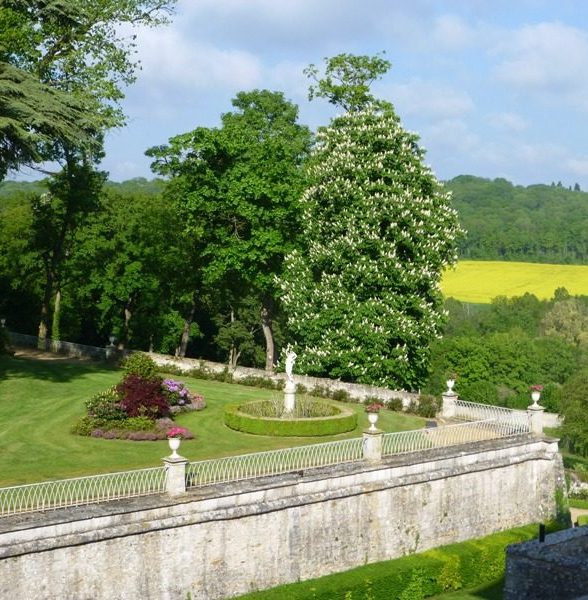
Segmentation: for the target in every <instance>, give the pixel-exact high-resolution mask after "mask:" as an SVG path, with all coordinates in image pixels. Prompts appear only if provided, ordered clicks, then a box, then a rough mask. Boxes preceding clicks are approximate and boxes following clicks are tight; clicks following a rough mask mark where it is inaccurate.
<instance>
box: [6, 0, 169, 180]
mask: <svg viewBox="0 0 588 600" xmlns="http://www.w3.org/2000/svg"><path fill="white" fill-rule="evenodd" d="M175 1H176V0H122V1H121V0H4V1H3V2H2V5H1V6H0V177H3V176H4V175H5V174H6V171H7V170H8V169H16V168H18V167H19V166H20V165H22V164H34V163H39V162H42V161H44V160H57V159H60V158H61V157H62V154H63V148H64V147H65V148H68V147H75V148H76V149H77V150H78V151H79V150H83V151H84V152H85V153H86V155H92V156H94V157H97V156H98V155H99V153H100V150H101V142H102V139H101V135H102V133H103V132H104V131H105V130H106V129H108V128H111V127H116V126H119V125H121V124H122V123H123V122H124V116H123V113H122V110H121V108H120V105H119V102H120V100H121V99H122V98H123V86H125V85H129V84H130V83H132V82H133V81H134V78H135V71H136V68H137V64H136V63H135V62H134V60H133V48H134V36H132V35H125V34H123V33H122V31H123V30H124V29H123V25H126V26H131V27H133V26H137V25H158V24H160V23H163V22H165V21H166V19H167V16H168V14H169V11H170V10H171V8H172V7H173V5H174V3H175Z"/></svg>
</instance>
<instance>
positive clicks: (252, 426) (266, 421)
mask: <svg viewBox="0 0 588 600" xmlns="http://www.w3.org/2000/svg"><path fill="white" fill-rule="evenodd" d="M240 406H241V404H228V405H227V406H226V407H225V425H226V426H227V427H230V428H231V429H235V430H237V431H243V432H245V433H252V434H254V435H272V436H282V437H286V436H289V437H314V436H323V435H336V434H338V433H345V432H347V431H353V430H354V429H355V428H356V427H357V414H356V413H355V412H353V411H351V410H349V409H347V408H341V407H337V408H338V409H339V411H340V413H339V414H337V415H334V416H332V417H317V418H314V419H309V418H306V419H274V418H268V417H254V416H252V415H248V414H245V413H243V412H241V411H240V410H239V408H240Z"/></svg>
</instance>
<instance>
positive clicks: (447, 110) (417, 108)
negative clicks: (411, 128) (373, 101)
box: [385, 80, 474, 119]
mask: <svg viewBox="0 0 588 600" xmlns="http://www.w3.org/2000/svg"><path fill="white" fill-rule="evenodd" d="M385 96H386V97H388V98H390V99H391V101H392V103H393V104H394V105H395V106H396V107H397V108H398V112H399V113H401V114H403V115H418V116H420V117H424V118H429V119H449V118H452V117H460V116H462V115H464V114H466V113H469V112H471V111H472V110H473V108H474V103H473V102H472V99H471V98H470V96H469V95H468V94H466V93H465V92H461V91H458V90H456V89H454V88H451V87H449V86H446V85H438V84H435V83H431V82H427V81H421V80H412V81H410V82H409V83H405V84H400V85H394V86H389V87H387V89H386V94H385Z"/></svg>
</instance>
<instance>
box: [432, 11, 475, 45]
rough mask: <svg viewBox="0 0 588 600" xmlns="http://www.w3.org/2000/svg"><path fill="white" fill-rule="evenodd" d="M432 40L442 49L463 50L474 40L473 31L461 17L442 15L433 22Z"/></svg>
mask: <svg viewBox="0 0 588 600" xmlns="http://www.w3.org/2000/svg"><path fill="white" fill-rule="evenodd" d="M433 40H434V41H435V42H436V43H437V44H438V45H439V46H440V47H441V48H442V49H446V50H463V48H464V47H466V46H469V45H470V44H472V42H473V41H474V40H475V32H474V30H473V29H472V28H471V27H470V26H469V25H468V24H467V23H466V22H465V21H464V20H463V19H462V18H460V17H458V16H455V15H443V16H441V17H439V18H438V19H437V20H436V22H435V25H434V29H433Z"/></svg>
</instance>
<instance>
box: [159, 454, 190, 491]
mask: <svg viewBox="0 0 588 600" xmlns="http://www.w3.org/2000/svg"><path fill="white" fill-rule="evenodd" d="M163 464H164V465H165V469H166V471H167V473H166V478H165V491H166V493H167V494H169V495H170V496H179V495H181V494H184V493H185V492H186V467H187V465H188V459H187V458H184V457H183V456H178V458H173V457H171V456H166V457H165V458H164V459H163Z"/></svg>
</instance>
